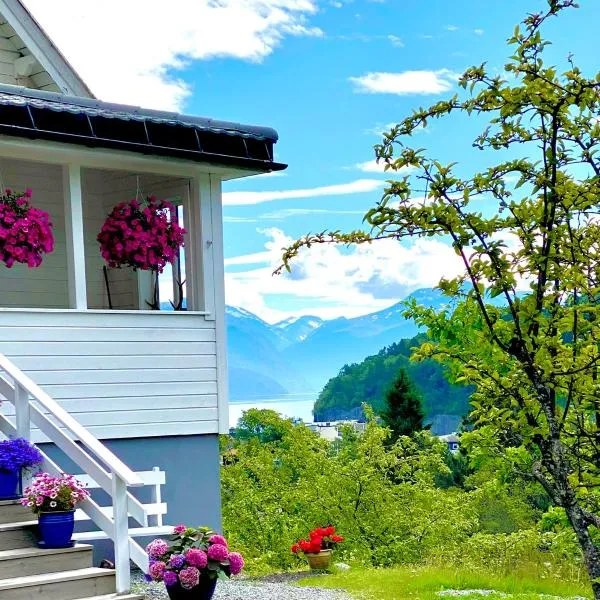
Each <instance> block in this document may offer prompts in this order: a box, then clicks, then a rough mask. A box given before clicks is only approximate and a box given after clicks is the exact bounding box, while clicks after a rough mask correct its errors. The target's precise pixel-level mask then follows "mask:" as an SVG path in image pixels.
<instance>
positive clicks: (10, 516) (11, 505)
mask: <svg viewBox="0 0 600 600" xmlns="http://www.w3.org/2000/svg"><path fill="white" fill-rule="evenodd" d="M31 518H32V512H31V509H30V508H28V507H27V506H21V504H20V502H19V501H18V500H0V523H19V522H21V521H29V520H30V519H31Z"/></svg>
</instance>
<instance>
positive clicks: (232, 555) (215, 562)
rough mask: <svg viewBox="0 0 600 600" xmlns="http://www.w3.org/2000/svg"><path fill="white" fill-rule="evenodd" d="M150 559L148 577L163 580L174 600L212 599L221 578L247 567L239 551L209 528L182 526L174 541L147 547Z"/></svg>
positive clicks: (156, 543)
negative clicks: (234, 549)
mask: <svg viewBox="0 0 600 600" xmlns="http://www.w3.org/2000/svg"><path fill="white" fill-rule="evenodd" d="M146 552H147V553H148V558H149V559H150V567H149V569H148V575H147V578H148V579H149V580H154V581H162V582H164V584H165V587H166V588H167V594H168V595H169V598H171V600H186V599H188V600H210V599H211V598H212V597H213V594H214V593H215V588H216V586H217V580H218V579H224V578H229V577H231V576H232V575H237V574H238V573H240V572H241V570H242V569H243V567H244V559H243V558H242V555H241V554H240V553H239V552H230V551H229V546H228V544H227V540H226V539H225V538H224V537H223V536H221V535H218V534H216V533H215V532H214V531H211V530H210V529H209V528H208V527H199V528H193V527H186V526H185V525H178V526H177V527H175V529H174V530H173V539H172V540H171V543H170V544H168V543H167V542H165V541H164V540H161V539H157V540H153V541H152V542H150V543H149V544H148V546H146Z"/></svg>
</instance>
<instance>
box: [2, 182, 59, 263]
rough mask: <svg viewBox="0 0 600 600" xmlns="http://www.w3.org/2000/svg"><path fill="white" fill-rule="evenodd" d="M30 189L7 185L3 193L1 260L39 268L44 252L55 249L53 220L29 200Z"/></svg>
mask: <svg viewBox="0 0 600 600" xmlns="http://www.w3.org/2000/svg"><path fill="white" fill-rule="evenodd" d="M30 198H31V190H30V189H27V190H25V192H24V193H22V194H17V193H15V192H13V191H12V190H10V189H8V188H6V189H5V190H4V193H3V194H2V196H0V261H2V262H3V263H4V264H5V265H6V266H7V267H8V268H10V267H12V266H13V265H14V264H15V263H23V264H26V265H27V266H28V267H29V268H34V267H39V266H40V265H41V264H42V258H43V255H44V254H48V253H50V252H52V251H53V250H54V235H53V233H52V223H51V222H50V216H49V215H48V213H47V212H44V211H43V210H39V209H38V208H34V207H33V206H31V204H30V203H29V199H30Z"/></svg>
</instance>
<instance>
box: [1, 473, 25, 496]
mask: <svg viewBox="0 0 600 600" xmlns="http://www.w3.org/2000/svg"><path fill="white" fill-rule="evenodd" d="M19 477H20V472H19V471H12V472H10V471H0V500H12V499H13V498H16V497H17V488H18V487H19Z"/></svg>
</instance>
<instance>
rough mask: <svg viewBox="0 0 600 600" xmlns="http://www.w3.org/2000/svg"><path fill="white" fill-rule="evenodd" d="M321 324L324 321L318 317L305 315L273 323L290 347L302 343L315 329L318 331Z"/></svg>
mask: <svg viewBox="0 0 600 600" xmlns="http://www.w3.org/2000/svg"><path fill="white" fill-rule="evenodd" d="M323 323H325V321H323V319H320V318H319V317H311V316H310V315H305V316H302V317H290V318H289V319H285V320H284V321H280V322H279V323H275V325H274V327H276V328H277V329H279V331H280V332H281V334H282V335H283V336H284V337H285V339H286V340H287V341H288V343H289V345H290V346H291V345H292V344H296V343H298V342H303V341H304V340H305V339H306V338H307V337H308V336H309V335H311V334H312V333H314V331H315V330H316V329H319V327H321V325H323Z"/></svg>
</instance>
